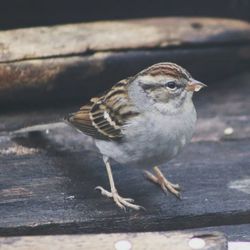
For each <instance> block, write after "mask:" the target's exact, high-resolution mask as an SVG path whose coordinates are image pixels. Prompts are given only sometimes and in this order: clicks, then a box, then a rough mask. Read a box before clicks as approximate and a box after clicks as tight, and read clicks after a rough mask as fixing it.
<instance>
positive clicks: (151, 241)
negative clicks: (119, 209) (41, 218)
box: [0, 232, 227, 250]
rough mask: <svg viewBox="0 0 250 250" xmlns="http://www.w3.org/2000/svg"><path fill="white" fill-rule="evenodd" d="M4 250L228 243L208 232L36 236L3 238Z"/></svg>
mask: <svg viewBox="0 0 250 250" xmlns="http://www.w3.org/2000/svg"><path fill="white" fill-rule="evenodd" d="M0 245H1V249H2V250H13V249H19V250H31V249H37V250H45V249H46V250H47V249H53V250H54V249H55V250H57V249H58V250H59V249H63V250H64V249H65V250H66V249H76V250H78V249H104V250H105V249H116V250H126V249H127V250H130V249H137V250H140V249H152V250H158V249H175V250H192V249H203V250H226V249H227V241H226V238H225V237H224V235H223V234H221V233H217V232H205V233H195V232H194V233H182V232H174V233H164V232H161V233H133V234H97V235H93V234H92V235H62V236H36V237H34V236H33V237H27V236H26V237H11V238H9V237H6V238H0Z"/></svg>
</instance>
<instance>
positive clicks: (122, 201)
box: [95, 156, 143, 210]
mask: <svg viewBox="0 0 250 250" xmlns="http://www.w3.org/2000/svg"><path fill="white" fill-rule="evenodd" d="M103 161H104V163H105V166H106V169H107V173H108V178H109V184H110V189H111V192H109V191H107V190H105V189H104V188H103V187H100V186H98V187H96V188H95V189H98V190H100V191H101V194H102V195H104V196H106V197H109V198H113V200H114V202H115V203H116V205H117V206H118V207H120V208H122V209H124V210H126V207H130V208H132V209H135V210H139V209H141V208H143V207H141V206H138V205H135V204H131V203H132V202H134V200H133V199H130V198H123V197H121V196H120V195H119V194H118V192H117V190H116V187H115V183H114V179H113V175H112V170H111V166H110V163H109V158H108V157H106V156H103Z"/></svg>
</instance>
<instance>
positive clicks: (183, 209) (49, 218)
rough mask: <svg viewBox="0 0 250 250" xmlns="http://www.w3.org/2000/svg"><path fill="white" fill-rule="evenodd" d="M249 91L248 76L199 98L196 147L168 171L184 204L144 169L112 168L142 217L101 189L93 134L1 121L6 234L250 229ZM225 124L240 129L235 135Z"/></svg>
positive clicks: (0, 205) (1, 227)
mask: <svg viewBox="0 0 250 250" xmlns="http://www.w3.org/2000/svg"><path fill="white" fill-rule="evenodd" d="M249 88H250V86H249V74H247V75H245V76H240V77H237V78H233V79H231V80H227V81H225V82H221V83H220V84H218V83H214V84H213V85H210V86H209V88H207V89H206V90H205V91H203V92H202V93H200V95H199V97H198V96H197V98H195V101H196V104H197V107H198V116H199V118H200V119H199V122H198V126H197V133H196V135H195V136H194V139H193V142H192V143H191V144H190V145H189V146H188V147H187V148H186V149H185V150H184V152H183V153H182V154H181V155H180V156H179V157H178V158H176V159H174V160H172V161H171V162H169V163H167V164H164V166H162V169H163V172H164V173H165V174H166V175H167V176H168V178H170V179H171V180H172V181H173V182H176V183H179V184H181V186H182V188H183V199H182V201H179V200H176V199H175V198H174V197H172V196H170V195H169V196H166V195H164V194H163V193H162V192H161V190H160V189H159V187H157V186H155V185H153V184H152V183H149V182H147V181H146V180H145V178H144V177H143V175H142V173H141V171H140V170H138V169H134V168H133V167H132V166H130V167H122V166H119V165H117V164H114V170H113V172H114V178H115V181H116V184H117V188H118V190H119V192H120V193H121V194H122V195H125V196H128V197H132V198H134V199H135V200H136V202H137V203H138V204H140V205H143V206H144V207H146V209H147V210H146V211H139V212H135V211H127V213H124V211H121V210H119V209H118V208H117V207H116V206H115V205H114V204H113V203H112V201H110V200H108V199H106V198H105V197H102V196H101V195H100V194H99V193H98V192H97V191H95V190H94V187H95V186H97V185H102V186H104V187H108V182H107V176H106V173H105V168H104V166H103V163H102V161H101V159H100V157H99V156H98V155H97V153H96V152H93V148H94V146H93V144H92V141H91V139H90V138H89V137H87V136H84V135H82V134H79V133H77V132H76V131H75V130H73V129H72V128H70V127H68V126H66V125H64V126H62V125H60V124H61V123H59V125H60V126H58V124H57V126H54V127H52V128H51V129H48V130H42V131H37V132H36V131H33V132H27V130H23V131H19V132H18V133H13V132H9V131H11V130H12V131H13V129H17V128H20V127H21V126H20V125H21V124H23V123H25V121H26V119H27V120H29V122H31V123H32V120H35V119H36V117H35V116H36V115H35V114H37V116H38V117H39V115H40V116H41V113H39V112H34V113H31V114H30V115H29V113H26V114H25V115H23V120H22V119H20V117H22V115H20V114H19V116H16V115H15V114H12V115H10V114H6V115H2V116H1V117H0V121H1V124H2V129H1V134H0V158H1V160H0V170H1V171H0V183H1V191H0V214H1V221H0V234H1V235H23V234H58V233H80V232H81V233H90V232H91V233H98V232H105V233H107V232H135V231H159V230H160V231H164V230H173V229H184V228H197V227H209V226H222V225H239V224H246V223H248V224H249V223H250V199H249V196H250V193H249V185H250V179H249V176H250V168H249V165H250V157H249V156H250V155H249V152H250V133H249V127H250V122H249V121H250V117H249V110H250V102H249V100H250V98H249V95H250V91H249ZM61 112H62V111H61ZM52 113H53V112H52ZM52 113H51V114H50V118H52V117H53V115H52ZM44 114H46V113H44ZM54 114H55V116H57V115H58V113H57V112H55V113H54ZM25 117H26V118H25ZM44 117H45V119H44V120H46V119H47V118H48V116H46V115H45V116H44ZM39 119H41V117H40V118H39ZM40 121H41V120H40ZM16 124H19V125H18V126H16ZM228 127H231V128H232V129H233V132H232V133H229V135H228V133H226V130H225V129H226V128H228ZM36 130H39V129H36ZM231 131H232V130H231ZM246 231H247V230H246ZM248 232H250V230H248ZM248 236H249V234H248ZM246 237H247V235H246Z"/></svg>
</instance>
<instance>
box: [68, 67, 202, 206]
mask: <svg viewBox="0 0 250 250" xmlns="http://www.w3.org/2000/svg"><path fill="white" fill-rule="evenodd" d="M204 86H205V85H204V84H202V83H201V82H198V81H196V80H194V79H193V78H192V76H191V75H190V74H189V73H188V72H187V71H186V70H185V69H184V68H182V67H180V66H179V65H176V64H174V63H158V64H155V65H152V66H151V67H149V68H147V69H145V70H143V71H141V72H139V73H138V74H137V75H135V76H133V77H130V78H127V79H125V80H122V81H120V82H118V83H117V84H115V85H114V86H113V87H112V88H111V89H110V90H109V91H107V92H106V93H105V94H103V95H102V96H100V97H95V98H92V99H91V100H90V102H89V103H88V104H86V105H85V106H83V107H81V108H80V110H79V111H77V112H76V113H73V114H71V115H69V117H68V118H67V121H68V122H69V123H70V124H71V125H73V126H74V127H76V128H77V129H78V130H80V131H82V132H83V133H85V134H87V135H89V136H92V137H93V138H94V139H95V143H96V146H97V147H98V149H99V151H100V153H101V154H102V155H103V160H104V163H105V165H106V169H107V173H108V177H109V182H110V186H111V192H108V191H106V190H105V189H103V188H102V187H98V189H100V190H101V192H102V194H104V195H105V196H107V197H110V198H113V199H114V201H115V203H116V204H117V205H118V206H119V207H121V208H125V207H130V208H133V209H136V210H138V209H140V206H137V205H135V204H133V203H132V200H131V199H125V198H122V197H121V196H120V195H119V194H118V192H117V190H116V188H115V185H114V180H113V176H112V171H111V166H110V162H109V159H110V158H112V159H114V160H115V161H117V162H119V163H122V164H131V165H133V166H138V167H143V168H146V167H149V166H150V167H153V165H156V164H157V165H158V164H161V163H164V162H166V161H168V160H170V159H171V158H173V157H174V156H176V155H177V154H178V153H179V152H180V150H181V149H182V148H183V146H184V145H185V144H186V143H188V142H189V141H190V140H191V137H192V134H193V131H194V126H195V122H196V111H195V108H194V105H193V102H192V95H193V92H195V91H199V90H200V89H201V88H202V87H204ZM154 171H155V173H156V175H155V176H154V175H152V174H151V173H150V172H148V171H146V175H147V177H148V178H149V179H151V180H152V181H154V182H156V183H158V184H160V185H161V187H162V189H163V190H164V191H166V190H169V191H170V192H171V193H173V194H174V195H175V196H177V197H179V190H178V189H179V186H178V185H174V184H172V183H170V182H169V181H167V179H166V178H165V177H164V176H163V174H162V173H161V171H160V170H159V169H158V167H155V168H154Z"/></svg>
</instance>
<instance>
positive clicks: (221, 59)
mask: <svg viewBox="0 0 250 250" xmlns="http://www.w3.org/2000/svg"><path fill="white" fill-rule="evenodd" d="M0 41H1V44H0V103H1V105H2V106H3V104H5V105H6V104H7V103H8V105H9V104H10V102H11V103H19V104H20V103H21V102H22V103H23V102H26V103H28V102H33V103H34V102H37V103H44V100H45V98H46V102H49V101H53V102H54V103H55V102H57V103H61V102H63V101H62V100H64V102H65V101H67V100H74V101H79V100H83V99H84V100H85V99H86V98H88V97H90V96H91V95H92V94H95V93H97V92H98V91H101V90H104V89H106V88H107V87H108V86H110V85H112V84H114V83H115V82H116V81H118V80H120V79H122V78H124V77H127V76H129V75H132V74H135V73H137V72H138V71H139V70H141V69H143V68H144V67H146V66H149V65H151V64H153V63H157V62H160V61H174V62H177V63H180V64H181V65H183V66H185V67H187V68H188V69H189V70H190V71H191V72H192V73H193V74H194V75H195V76H198V77H202V78H204V79H206V80H211V79H218V78H219V77H225V76H227V75H230V74H233V73H235V72H239V71H242V70H244V66H247V63H248V62H249V60H250V54H249V51H250V25H249V24H248V23H246V22H242V21H237V20H226V19H209V18H155V19H141V20H128V21H113V22H96V23H85V24H74V25H65V26H64V25H63V26H54V27H41V28H30V29H20V30H13V31H4V32H0ZM204 58H206V60H204ZM215 71H216V74H214V72H215Z"/></svg>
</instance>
